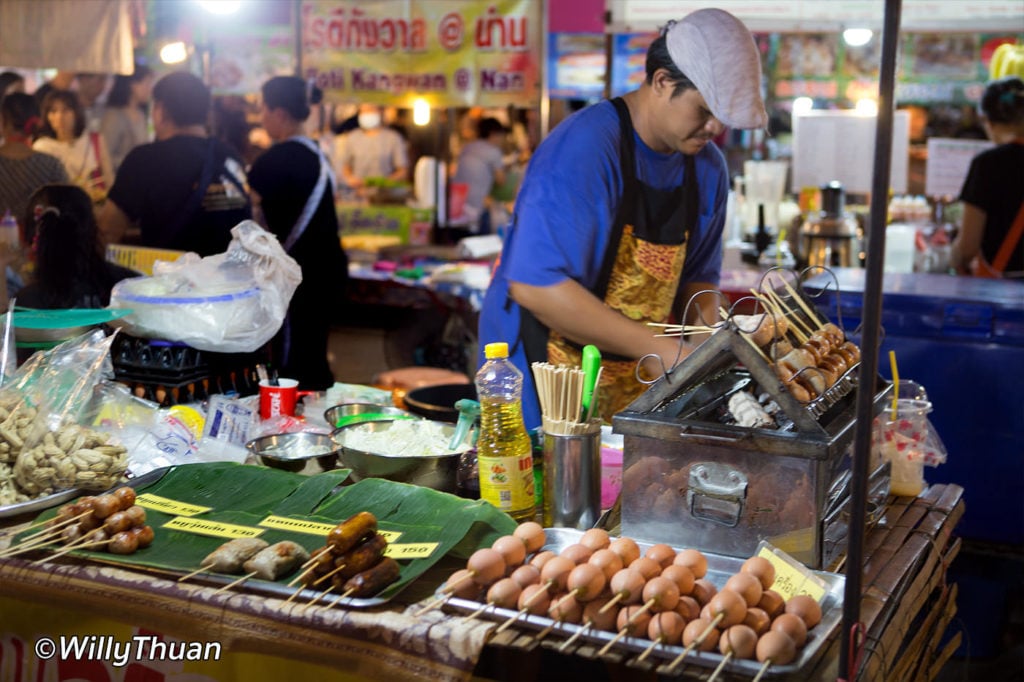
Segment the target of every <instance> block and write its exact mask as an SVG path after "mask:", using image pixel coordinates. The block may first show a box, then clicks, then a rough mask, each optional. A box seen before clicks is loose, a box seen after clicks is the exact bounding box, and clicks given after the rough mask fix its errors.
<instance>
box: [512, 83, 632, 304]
mask: <svg viewBox="0 0 1024 682" xmlns="http://www.w3.org/2000/svg"><path fill="white" fill-rule="evenodd" d="M618 138H619V135H618V120H617V118H616V114H615V110H614V108H613V107H612V105H611V104H610V103H601V104H598V105H595V106H594V107H590V108H588V109H585V110H583V111H582V112H579V113H578V114H576V115H574V116H573V117H571V118H569V119H567V120H565V121H563V122H562V123H561V124H560V125H559V126H558V127H556V128H555V130H554V131H553V132H552V135H551V137H550V138H549V140H547V141H546V142H547V144H545V145H542V146H541V148H540V149H539V150H538V153H537V154H535V155H534V156H533V158H531V159H530V167H529V169H528V172H527V177H526V180H525V182H524V183H523V187H522V189H521V190H520V192H519V196H518V197H517V198H516V215H515V219H514V223H513V225H512V228H511V230H512V232H511V234H510V236H509V239H508V242H507V244H506V250H505V253H504V255H503V256H502V259H503V260H504V261H505V264H506V271H505V274H506V276H507V278H508V280H510V281H513V282H521V283H523V284H529V285H533V286H551V285H554V284H558V283H560V282H563V281H565V280H566V279H573V280H576V281H578V282H580V283H582V284H583V285H584V286H587V287H590V286H591V285H593V284H594V282H595V281H596V279H597V275H598V272H599V270H600V265H601V258H602V256H603V255H604V245H605V242H606V241H607V238H608V234H609V232H610V229H611V223H612V220H613V219H614V216H615V212H616V210H617V208H618V201H619V195H620V194H621V189H620V188H621V177H620V173H619V167H618V163H619V161H618V146H619V139H618Z"/></svg>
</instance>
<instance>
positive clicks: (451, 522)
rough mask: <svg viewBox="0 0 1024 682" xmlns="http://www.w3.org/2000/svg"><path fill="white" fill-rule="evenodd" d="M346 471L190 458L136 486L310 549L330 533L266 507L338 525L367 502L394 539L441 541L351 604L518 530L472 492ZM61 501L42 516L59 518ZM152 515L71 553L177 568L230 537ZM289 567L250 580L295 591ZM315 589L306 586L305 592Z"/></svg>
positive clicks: (280, 592)
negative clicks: (285, 524)
mask: <svg viewBox="0 0 1024 682" xmlns="http://www.w3.org/2000/svg"><path fill="white" fill-rule="evenodd" d="M347 476H348V470H339V471H331V472H326V473H323V474H318V475H316V476H301V475H298V474H293V473H289V472H283V471H279V470H276V469H268V468H266V467H258V466H250V465H238V464H228V463H205V464H190V465H183V466H177V467H172V468H171V469H169V470H168V471H167V472H166V473H164V475H163V476H162V477H160V478H159V480H156V481H155V482H153V483H148V484H143V485H139V486H138V487H137V488H136V492H137V493H138V494H143V493H151V494H153V495H158V496H160V497H165V498H169V499H173V500H177V501H179V502H186V503H190V504H195V505H201V506H206V507H210V511H207V512H204V513H203V514H200V515H197V516H195V517H191V518H193V519H201V520H202V521H207V522H219V523H228V524H234V525H240V526H247V527H253V528H257V527H259V528H261V529H262V532H261V533H260V535H259V537H260V538H262V539H264V540H266V541H267V542H268V543H271V544H273V543H275V542H278V541H281V540H292V541H294V542H297V543H299V544H300V545H302V546H303V547H305V548H306V549H308V550H313V549H316V548H317V547H322V546H323V545H324V540H325V538H324V536H322V535H310V534H306V533H299V532H292V531H288V530H281V529H276V528H262V527H260V526H259V523H260V521H261V520H263V519H264V518H266V517H267V516H270V515H274V516H286V517H289V518H295V519H303V520H308V521H315V522H319V523H325V524H330V525H334V524H337V523H340V522H341V521H343V520H345V519H347V518H348V517H350V516H352V515H353V514H356V513H358V512H360V511H368V512H370V513H372V514H374V516H376V517H377V519H378V523H379V526H380V528H381V530H387V531H393V532H398V533H401V536H400V537H399V538H398V539H397V543H396V544H407V543H437V545H438V546H437V548H436V549H435V550H434V551H433V553H432V554H431V555H430V556H428V557H425V558H417V559H399V560H398V562H399V564H400V566H401V574H400V579H399V581H398V582H396V583H394V584H392V585H391V586H389V587H388V588H386V589H385V590H384V591H382V592H381V593H380V594H378V595H377V596H376V597H373V598H370V599H353V600H349V601H348V602H346V604H347V605H349V606H357V607H359V606H373V605H376V604H380V603H384V602H386V601H387V600H389V599H391V598H392V597H394V596H395V595H396V594H398V593H399V592H401V591H402V590H403V589H404V588H405V587H407V586H408V585H409V584H410V583H411V582H412V581H414V580H415V579H416V578H418V577H419V576H420V575H422V574H423V573H424V572H425V571H426V570H428V569H429V568H430V567H431V566H433V565H434V564H435V563H437V562H438V561H439V560H440V559H441V558H442V557H444V556H445V555H446V554H448V553H452V554H453V555H454V556H458V557H466V556H468V555H469V554H470V553H472V552H473V551H475V550H476V549H478V548H479V547H482V546H489V545H490V544H491V543H493V541H494V540H495V539H497V538H498V537H500V536H501V535H506V534H509V533H511V532H512V531H513V530H514V529H515V527H516V523H515V521H513V520H512V518H511V517H509V516H508V515H506V514H504V513H502V512H501V511H499V510H497V509H496V508H494V507H493V506H491V505H490V504H488V503H486V502H482V501H479V500H476V501H473V500H465V499H462V498H459V497H455V496H454V495H449V494H447V493H441V492H438V491H435V490H431V489H429V488H421V487H419V486H413V485H407V484H404V483H395V482H393V481H387V480H384V479H365V480H363V481H360V482H358V483H356V484H354V485H351V486H346V487H339V484H340V483H341V482H342V481H343V480H344V479H345V478H346V477H347ZM55 513H56V510H53V509H51V510H49V511H47V512H45V513H43V514H41V515H40V517H39V520H44V519H47V518H50V517H52V516H53V515H54V514H55ZM146 513H147V523H148V524H149V525H150V526H151V527H152V528H153V532H154V537H155V539H154V541H153V544H152V545H150V546H149V547H147V548H145V549H142V550H139V551H137V552H135V553H134V554H129V555H115V554H110V553H108V552H96V551H88V550H77V551H75V552H72V553H71V554H72V555H78V556H82V557H87V558H89V559H92V560H96V561H103V562H107V563H113V564H117V565H124V566H135V567H139V568H146V569H151V570H156V571H164V572H172V573H176V574H181V573H188V572H191V571H193V570H194V569H196V568H199V567H200V566H201V564H202V560H203V558H204V557H205V556H206V555H207V554H209V553H210V552H212V551H213V550H214V549H216V548H217V547H219V546H220V545H221V544H223V543H224V542H225V541H226V540H227V539H228V538H226V537H212V536H207V535H199V534H196V533H191V532H184V531H180V530H175V529H173V528H166V527H165V524H166V523H168V522H169V521H171V520H172V519H173V518H175V517H174V515H172V514H167V513H164V512H161V511H156V510H152V509H147V512H146ZM294 575H295V573H293V574H292V575H290V576H283V577H282V578H281V579H280V580H279V581H277V582H273V583H272V582H268V581H262V580H258V579H255V578H254V579H251V580H249V581H246V583H245V584H244V587H245V588H246V589H251V590H255V591H260V592H263V593H266V594H269V595H273V596H285V595H290V594H291V592H292V591H293V589H294V588H288V587H286V584H287V582H288V581H289V580H290V578H291V577H294ZM196 579H197V580H206V581H210V582H217V583H221V584H226V583H227V582H229V581H231V580H233V579H234V576H216V575H209V574H200V576H197V578H196ZM314 594H315V592H313V591H311V590H306V591H305V594H304V596H305V598H306V599H309V598H311V597H312V596H313V595H314Z"/></svg>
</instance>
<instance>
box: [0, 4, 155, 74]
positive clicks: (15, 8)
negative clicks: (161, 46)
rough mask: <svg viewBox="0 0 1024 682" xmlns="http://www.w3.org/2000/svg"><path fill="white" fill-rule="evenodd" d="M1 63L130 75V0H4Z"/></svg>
mask: <svg viewBox="0 0 1024 682" xmlns="http://www.w3.org/2000/svg"><path fill="white" fill-rule="evenodd" d="M0 64H3V65H4V66H12V67H19V68H24V69H47V68H54V69H61V70H63V71H78V72H94V73H120V74H130V73H132V71H133V70H134V69H135V66H134V63H133V55H132V27H131V17H130V14H129V7H128V2H127V1H126V0H88V2H83V1H82V0H46V1H45V2H40V1H39V0H3V1H2V2H0Z"/></svg>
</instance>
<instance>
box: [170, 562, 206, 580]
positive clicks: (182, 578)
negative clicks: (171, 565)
mask: <svg viewBox="0 0 1024 682" xmlns="http://www.w3.org/2000/svg"><path fill="white" fill-rule="evenodd" d="M213 567H214V564H203V565H202V566H200V567H199V568H197V569H196V570H194V571H192V572H191V573H186V574H185V575H183V576H181V577H180V578H178V582H179V583H183V582H185V581H186V580H188V579H189V578H191V577H192V576H194V575H199V574H200V573H202V572H203V571H209V570H210V569H211V568H213Z"/></svg>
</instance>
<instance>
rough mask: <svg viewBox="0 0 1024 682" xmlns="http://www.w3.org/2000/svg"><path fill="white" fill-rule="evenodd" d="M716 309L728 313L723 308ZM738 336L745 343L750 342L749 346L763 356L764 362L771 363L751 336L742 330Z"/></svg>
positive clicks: (724, 313)
mask: <svg viewBox="0 0 1024 682" xmlns="http://www.w3.org/2000/svg"><path fill="white" fill-rule="evenodd" d="M718 310H719V312H721V313H722V314H723V315H728V312H727V311H726V310H725V308H719V309H718ZM740 337H741V338H742V339H743V340H744V341H746V342H747V343H749V344H750V347H751V348H753V349H754V350H755V351H757V354H758V355H760V356H761V357H762V358H764V361H765V362H767V363H768V364H771V360H769V359H768V356H767V355H765V354H764V351H763V350H761V348H760V347H759V346H758V345H757V344H756V343H754V340H753V339H752V338H750V337H749V336H747V335H746V334H744V333H743V332H740Z"/></svg>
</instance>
